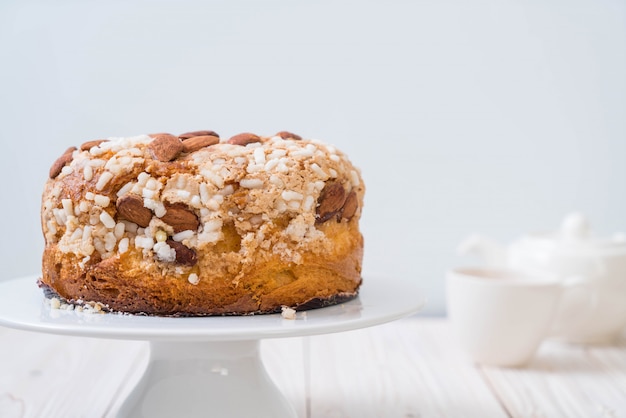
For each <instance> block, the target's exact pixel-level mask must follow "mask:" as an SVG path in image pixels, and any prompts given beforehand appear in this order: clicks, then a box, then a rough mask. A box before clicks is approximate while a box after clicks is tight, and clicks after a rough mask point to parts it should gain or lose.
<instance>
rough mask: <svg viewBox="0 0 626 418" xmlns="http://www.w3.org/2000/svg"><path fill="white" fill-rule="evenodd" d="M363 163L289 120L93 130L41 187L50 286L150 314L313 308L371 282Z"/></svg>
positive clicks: (71, 299) (59, 294) (75, 298)
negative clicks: (232, 129) (229, 130)
mask: <svg viewBox="0 0 626 418" xmlns="http://www.w3.org/2000/svg"><path fill="white" fill-rule="evenodd" d="M364 192H365V187H364V184H363V180H362V178H361V175H360V172H359V170H358V169H357V168H355V167H354V166H353V165H352V163H351V162H350V161H349V159H348V158H347V157H346V155H345V154H343V153H342V152H341V151H339V150H337V149H336V148H335V147H333V146H330V145H326V144H324V143H321V142H319V141H316V140H307V139H302V138H301V137H299V136H298V135H295V134H292V133H289V132H279V133H278V134H276V135H273V136H258V135H255V134H252V133H242V134H238V135H235V136H233V137H231V138H230V139H228V140H221V139H220V137H219V135H218V134H216V133H215V132H213V131H196V132H189V133H185V134H182V135H178V136H175V135H171V134H166V133H161V134H151V135H139V136H133V137H124V138H108V139H103V140H96V141H88V142H85V143H83V144H82V145H81V146H80V147H78V148H76V147H72V148H70V149H68V150H67V151H66V152H65V153H64V154H63V155H62V156H61V157H59V158H58V159H57V160H56V161H55V162H54V164H53V165H52V167H51V169H50V178H49V180H48V181H47V183H46V185H45V189H44V193H43V198H42V213H41V216H42V227H43V233H44V236H45V250H44V254H43V269H42V277H41V280H40V281H39V285H40V287H42V288H43V289H44V291H45V293H46V295H48V296H54V297H56V298H61V299H62V300H65V301H67V302H68V303H75V304H81V303H84V302H86V301H89V302H95V303H98V304H101V305H103V306H104V307H105V309H108V310H111V311H118V312H128V313H145V314H150V315H174V316H206V315H238V314H239V315H243V314H254V313H273V312H280V311H281V308H282V307H289V308H292V309H296V310H303V309H311V308H316V307H322V306H326V305H331V304H335V303H340V302H343V301H346V300H349V299H351V298H353V297H355V296H356V295H357V293H358V289H359V286H360V285H361V263H362V258H363V237H362V235H361V233H360V231H359V218H360V216H361V208H362V207H363V196H364Z"/></svg>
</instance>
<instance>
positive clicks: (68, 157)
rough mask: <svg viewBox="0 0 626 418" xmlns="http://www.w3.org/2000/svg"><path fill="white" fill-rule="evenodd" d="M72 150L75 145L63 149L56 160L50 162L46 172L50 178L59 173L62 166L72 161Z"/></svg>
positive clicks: (74, 148) (74, 149)
mask: <svg viewBox="0 0 626 418" xmlns="http://www.w3.org/2000/svg"><path fill="white" fill-rule="evenodd" d="M74 151H76V147H69V148H68V149H66V150H65V152H64V153H63V155H61V156H60V157H59V158H57V159H56V161H55V162H54V163H53V164H52V167H50V172H49V173H48V174H49V175H50V178H51V179H53V178H56V177H57V176H58V175H59V174H61V171H62V170H63V167H65V166H66V165H68V164H69V163H71V162H72V159H73V158H74V157H72V154H73V153H74Z"/></svg>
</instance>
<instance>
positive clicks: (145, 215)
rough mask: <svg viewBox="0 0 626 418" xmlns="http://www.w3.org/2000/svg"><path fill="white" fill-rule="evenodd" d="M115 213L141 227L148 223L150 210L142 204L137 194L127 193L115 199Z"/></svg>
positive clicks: (150, 214)
mask: <svg viewBox="0 0 626 418" xmlns="http://www.w3.org/2000/svg"><path fill="white" fill-rule="evenodd" d="M116 206H117V214H118V215H119V216H120V217H121V218H124V219H126V220H128V221H131V222H134V223H136V224H137V225H139V226H140V227H142V228H145V227H147V226H148V224H150V220H151V219H152V211H151V210H150V209H148V208H147V207H145V206H144V205H143V199H142V198H141V197H139V196H136V195H132V194H127V195H124V196H122V197H120V198H119V199H117V203H116Z"/></svg>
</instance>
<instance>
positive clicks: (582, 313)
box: [550, 276, 598, 337]
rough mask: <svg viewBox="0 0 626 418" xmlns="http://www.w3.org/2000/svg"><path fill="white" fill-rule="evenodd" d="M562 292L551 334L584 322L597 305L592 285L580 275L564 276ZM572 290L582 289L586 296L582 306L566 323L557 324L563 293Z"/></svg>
mask: <svg viewBox="0 0 626 418" xmlns="http://www.w3.org/2000/svg"><path fill="white" fill-rule="evenodd" d="M561 287H562V292H561V297H560V298H559V303H558V306H557V311H556V315H555V320H554V321H553V324H552V329H551V331H550V335H551V336H553V337H554V336H560V335H562V334H565V333H567V331H569V330H570V329H571V328H572V327H575V326H577V325H578V324H579V323H581V322H585V321H586V320H587V319H589V318H591V314H592V313H593V311H595V309H596V307H597V306H598V295H597V292H596V291H595V290H593V288H592V286H591V285H590V283H589V280H588V279H586V278H585V277H581V276H570V277H567V278H565V279H564V280H563V281H562V282H561ZM573 291H584V292H585V295H586V296H587V298H586V301H585V303H584V308H583V309H580V310H578V312H577V314H576V315H574V316H573V317H571V318H570V319H571V320H570V321H567V325H563V324H562V323H561V324H559V323H558V321H556V319H557V318H559V317H560V312H561V311H562V310H563V299H565V295H566V294H567V293H570V292H573Z"/></svg>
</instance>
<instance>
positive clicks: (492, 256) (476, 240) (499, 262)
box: [457, 235, 507, 267]
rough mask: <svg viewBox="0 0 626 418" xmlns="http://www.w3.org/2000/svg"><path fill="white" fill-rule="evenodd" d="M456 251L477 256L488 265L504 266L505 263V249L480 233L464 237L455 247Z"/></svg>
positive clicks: (460, 253)
mask: <svg viewBox="0 0 626 418" xmlns="http://www.w3.org/2000/svg"><path fill="white" fill-rule="evenodd" d="M457 253H458V254H459V255H474V256H478V257H479V258H482V260H483V261H484V262H485V263H486V264H487V266H489V267H506V264H507V251H506V249H505V248H504V247H503V246H502V245H501V244H500V243H498V242H497V241H495V240H493V239H491V238H487V237H483V236H482V235H471V236H469V237H467V238H466V239H464V240H463V241H462V242H461V244H459V246H458V247H457Z"/></svg>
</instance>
